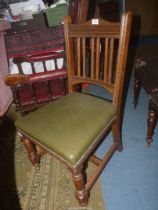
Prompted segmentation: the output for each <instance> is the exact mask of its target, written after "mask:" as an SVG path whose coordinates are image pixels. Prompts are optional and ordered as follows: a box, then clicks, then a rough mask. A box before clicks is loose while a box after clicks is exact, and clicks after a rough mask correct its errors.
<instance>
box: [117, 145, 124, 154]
mask: <svg viewBox="0 0 158 210" xmlns="http://www.w3.org/2000/svg"><path fill="white" fill-rule="evenodd" d="M122 150H123V145H122V144H119V145H118V146H117V151H118V152H122Z"/></svg>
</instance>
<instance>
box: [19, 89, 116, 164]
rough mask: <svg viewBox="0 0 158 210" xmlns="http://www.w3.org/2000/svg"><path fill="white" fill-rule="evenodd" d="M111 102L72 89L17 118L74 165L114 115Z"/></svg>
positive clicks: (23, 127)
mask: <svg viewBox="0 0 158 210" xmlns="http://www.w3.org/2000/svg"><path fill="white" fill-rule="evenodd" d="M114 117H115V108H114V106H113V105H112V103H111V102H109V101H106V100H104V99H100V98H96V97H94V96H91V95H87V94H83V93H72V94H69V95H67V96H64V97H63V98H61V99H59V100H57V101H55V102H52V103H49V104H48V105H46V106H44V107H42V108H39V109H38V110H36V111H34V112H32V113H30V114H28V115H26V116H24V117H22V118H21V119H19V120H17V121H16V127H17V128H18V129H19V130H21V131H22V132H24V133H25V134H27V135H28V136H30V137H32V138H33V139H35V140H36V141H38V142H39V143H41V144H43V145H45V146H46V147H47V148H49V149H50V150H52V151H54V152H55V153H57V154H58V155H60V156H61V157H62V158H64V159H65V160H66V161H68V162H69V164H71V165H75V164H76V163H77V161H78V160H79V159H80V158H81V157H82V155H83V154H84V153H85V152H86V151H87V149H88V148H89V147H90V145H91V144H92V143H93V142H94V141H95V140H96V138H97V137H98V135H99V134H100V133H101V132H102V131H103V130H104V129H105V127H106V126H108V124H109V123H110V122H111V121H112V119H114Z"/></svg>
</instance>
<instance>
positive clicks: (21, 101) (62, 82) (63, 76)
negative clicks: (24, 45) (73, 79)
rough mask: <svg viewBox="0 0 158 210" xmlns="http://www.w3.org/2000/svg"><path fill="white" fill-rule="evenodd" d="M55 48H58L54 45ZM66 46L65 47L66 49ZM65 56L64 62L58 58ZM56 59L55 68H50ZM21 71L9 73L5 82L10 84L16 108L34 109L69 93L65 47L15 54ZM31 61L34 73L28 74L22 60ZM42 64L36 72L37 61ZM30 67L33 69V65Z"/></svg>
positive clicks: (23, 110) (15, 59)
mask: <svg viewBox="0 0 158 210" xmlns="http://www.w3.org/2000/svg"><path fill="white" fill-rule="evenodd" d="M54 50H55V49H54ZM63 50H64V49H63ZM59 59H62V60H63V62H62V63H63V65H62V66H59V65H58V60H59ZM49 60H50V61H51V62H53V64H54V65H53V66H54V70H50V71H48V70H47V65H46V64H47V62H48V61H49ZM13 61H14V63H15V64H17V67H18V70H19V74H10V75H8V76H6V78H5V83H6V84H7V85H8V86H10V88H11V90H12V93H13V99H14V101H13V102H14V104H15V105H16V110H17V111H19V112H20V113H22V114H25V113H28V111H31V110H34V109H36V108H38V107H40V106H43V105H44V104H46V103H48V102H50V101H54V100H56V99H58V98H60V97H62V96H63V95H65V94H67V92H68V90H67V70H66V66H65V53H64V51H60V52H57V51H54V52H53V51H52V52H49V53H45V54H38V55H35V56H25V57H17V58H14V60H13ZM25 62H27V63H30V66H28V67H27V68H29V67H30V68H31V70H32V72H31V74H28V75H27V74H24V72H23V70H25V71H26V70H27V69H26V67H25V68H23V66H22V64H24V63H25ZM37 62H38V64H41V65H40V68H39V70H42V71H41V72H36V70H37V69H36V68H35V64H37ZM29 70H30V69H29Z"/></svg>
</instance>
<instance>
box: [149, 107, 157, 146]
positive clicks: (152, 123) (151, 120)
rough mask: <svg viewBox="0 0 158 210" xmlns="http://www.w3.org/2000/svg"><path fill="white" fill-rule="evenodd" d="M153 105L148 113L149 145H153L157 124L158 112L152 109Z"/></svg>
mask: <svg viewBox="0 0 158 210" xmlns="http://www.w3.org/2000/svg"><path fill="white" fill-rule="evenodd" d="M150 106H151V104H150V103H149V112H148V120H147V125H148V129H147V137H146V142H147V144H148V145H150V144H151V142H152V141H153V135H154V128H155V124H156V119H157V117H156V112H155V111H154V110H153V109H151V108H150Z"/></svg>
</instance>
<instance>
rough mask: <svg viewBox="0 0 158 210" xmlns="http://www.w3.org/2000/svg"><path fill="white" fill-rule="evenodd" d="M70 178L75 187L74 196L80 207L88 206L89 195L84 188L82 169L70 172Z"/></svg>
mask: <svg viewBox="0 0 158 210" xmlns="http://www.w3.org/2000/svg"><path fill="white" fill-rule="evenodd" d="M72 178H73V182H74V185H75V187H76V193H75V196H76V198H77V200H78V201H79V204H80V205H81V206H86V205H87V204H88V198H89V194H88V192H87V191H86V188H85V182H84V175H83V174H82V169H78V170H74V171H73V172H72Z"/></svg>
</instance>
